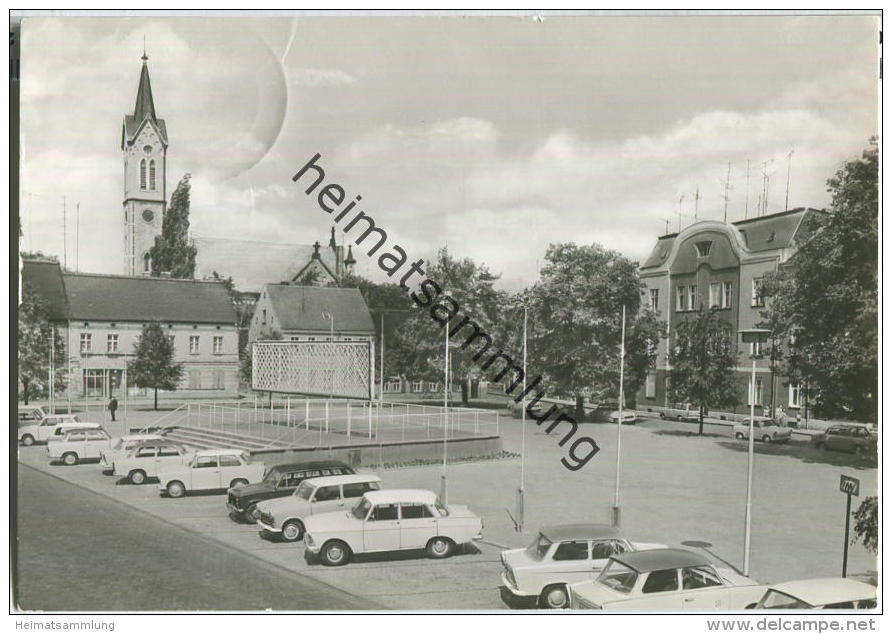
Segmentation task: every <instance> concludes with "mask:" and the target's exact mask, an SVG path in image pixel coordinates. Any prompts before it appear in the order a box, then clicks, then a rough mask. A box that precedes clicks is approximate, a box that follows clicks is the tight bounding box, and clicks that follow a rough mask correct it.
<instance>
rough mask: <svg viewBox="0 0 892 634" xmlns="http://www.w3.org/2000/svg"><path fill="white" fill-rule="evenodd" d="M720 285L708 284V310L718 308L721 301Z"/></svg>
mask: <svg viewBox="0 0 892 634" xmlns="http://www.w3.org/2000/svg"><path fill="white" fill-rule="evenodd" d="M721 288H722V286H721V283H720V282H710V283H709V307H710V308H718V307H719V303H720V300H721V294H722V291H721Z"/></svg>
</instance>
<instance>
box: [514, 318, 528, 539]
mask: <svg viewBox="0 0 892 634" xmlns="http://www.w3.org/2000/svg"><path fill="white" fill-rule="evenodd" d="M521 396H522V398H521V399H520V488H519V489H517V520H516V521H515V530H517V532H519V533H521V532H523V512H524V508H523V507H524V504H523V502H524V500H523V478H524V461H525V460H526V422H527V306H526V304H524V305H523V392H521Z"/></svg>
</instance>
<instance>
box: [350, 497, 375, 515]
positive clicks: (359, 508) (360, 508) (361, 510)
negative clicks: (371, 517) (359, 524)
mask: <svg viewBox="0 0 892 634" xmlns="http://www.w3.org/2000/svg"><path fill="white" fill-rule="evenodd" d="M371 507H372V503H371V502H369V501H368V500H367V499H366V498H364V497H363V498H360V499H359V502H357V503H356V505H355V506H354V507H353V517H355V518H356V519H358V520H364V519H365V517H366V515H368V514H369V509H370V508H371Z"/></svg>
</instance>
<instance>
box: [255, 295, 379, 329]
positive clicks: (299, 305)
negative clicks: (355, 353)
mask: <svg viewBox="0 0 892 634" xmlns="http://www.w3.org/2000/svg"><path fill="white" fill-rule="evenodd" d="M263 290H264V292H266V294H267V296H268V297H269V301H270V303H271V304H272V307H273V310H274V311H275V313H276V317H277V318H278V319H279V327H281V329H282V330H286V331H287V330H298V331H301V332H325V333H327V332H328V331H329V329H330V324H329V321H328V319H327V318H325V317H323V316H322V314H323V313H330V314H331V315H332V316H333V317H334V329H335V332H341V333H343V332H351V333H363V334H374V332H375V326H374V324H373V323H372V317H371V315H370V314H369V308H368V306H366V303H365V300H364V299H363V298H362V294H361V293H360V292H359V289H356V288H335V287H331V286H291V285H288V284H267V285H266V286H264V289H263Z"/></svg>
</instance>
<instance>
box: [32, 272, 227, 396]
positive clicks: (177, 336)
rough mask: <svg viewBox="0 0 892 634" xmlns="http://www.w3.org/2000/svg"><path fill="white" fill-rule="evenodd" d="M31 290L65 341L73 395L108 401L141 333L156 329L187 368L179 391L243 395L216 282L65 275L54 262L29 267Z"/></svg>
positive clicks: (125, 381)
mask: <svg viewBox="0 0 892 634" xmlns="http://www.w3.org/2000/svg"><path fill="white" fill-rule="evenodd" d="M22 276H23V279H24V280H25V282H26V288H28V289H30V290H31V292H36V293H38V294H39V295H40V296H41V297H42V298H43V299H44V301H45V302H46V303H47V305H48V306H50V307H51V311H50V319H51V320H52V321H53V323H54V324H55V325H56V336H60V337H62V338H63V340H64V341H65V348H66V351H67V352H68V355H67V356H68V360H67V368H68V370H69V375H70V381H69V385H70V390H71V392H72V394H73V395H79V396H95V397H106V398H107V397H109V396H110V395H112V394H119V393H120V391H121V390H123V389H124V387H125V386H128V387H129V390H130V392H131V393H137V392H139V391H140V388H138V387H137V386H136V385H135V384H134V381H133V379H132V377H128V376H127V368H128V365H129V364H130V363H132V361H133V359H134V358H135V354H134V351H135V346H136V342H137V339H138V338H139V335H140V333H141V332H142V327H143V325H145V324H148V323H158V324H159V325H160V326H161V328H162V329H163V330H164V332H165V333H166V334H167V336H168V337H169V338H170V340H171V341H172V342H173V349H174V359H173V360H174V362H175V363H179V364H181V365H182V367H183V375H182V378H181V380H180V384H179V386H178V388H177V389H178V390H193V391H195V390H209V391H213V392H228V393H235V392H237V390H238V329H237V327H236V314H235V308H234V307H233V304H232V301H231V300H230V298H229V293H228V292H227V290H226V288H225V287H224V286H223V284H221V283H219V282H203V281H202V282H199V281H193V280H175V279H170V278H157V277H130V276H121V275H97V274H90V273H71V272H68V271H63V270H61V268H60V267H59V264H58V263H57V262H51V261H45V260H26V261H25V262H24V263H23V270H22Z"/></svg>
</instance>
